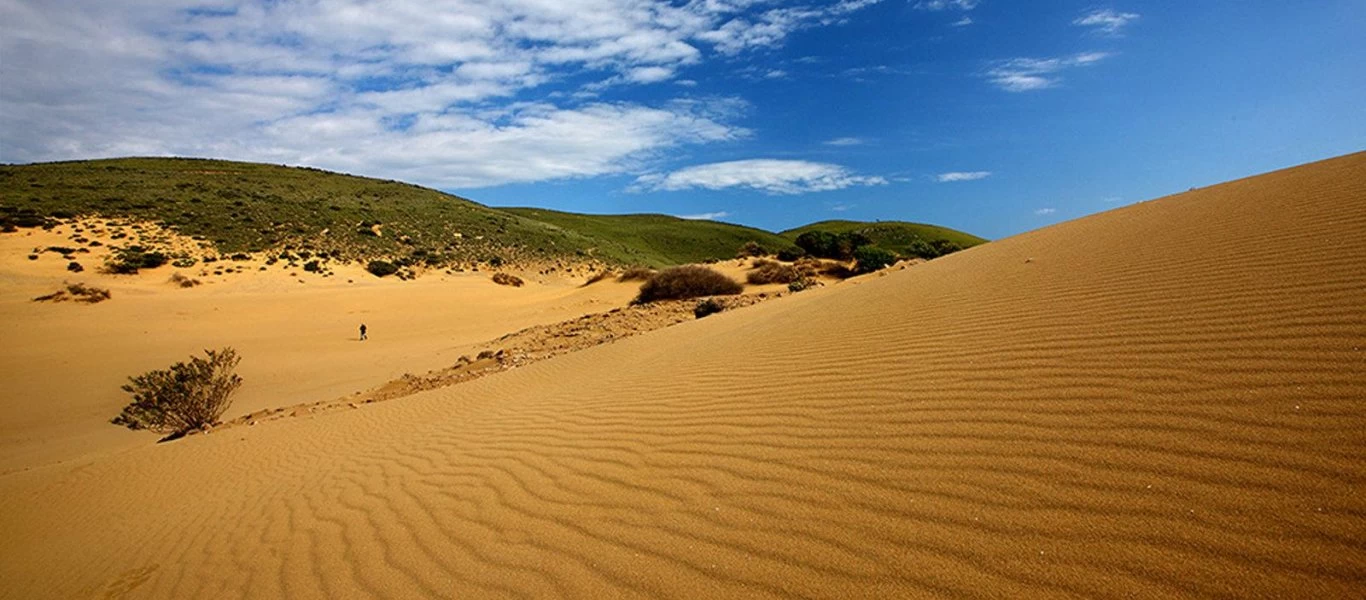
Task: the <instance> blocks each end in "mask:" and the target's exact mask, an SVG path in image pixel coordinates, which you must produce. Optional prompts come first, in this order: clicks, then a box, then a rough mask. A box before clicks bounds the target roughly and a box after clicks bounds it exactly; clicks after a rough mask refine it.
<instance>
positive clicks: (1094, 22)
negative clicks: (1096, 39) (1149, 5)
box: [1072, 8, 1139, 35]
mask: <svg viewBox="0 0 1366 600" xmlns="http://www.w3.org/2000/svg"><path fill="white" fill-rule="evenodd" d="M1138 17H1139V15H1138V13H1126V12H1117V11H1115V10H1112V9H1108V8H1107V9H1104V10H1096V11H1092V12H1089V13H1086V14H1085V15H1082V16H1080V17H1077V20H1075V21H1072V24H1073V25H1077V26H1079V27H1092V28H1093V29H1092V31H1096V32H1098V33H1101V34H1104V35H1120V34H1121V33H1123V30H1124V27H1125V26H1127V25H1128V24H1129V23H1132V22H1134V21H1137V20H1138Z"/></svg>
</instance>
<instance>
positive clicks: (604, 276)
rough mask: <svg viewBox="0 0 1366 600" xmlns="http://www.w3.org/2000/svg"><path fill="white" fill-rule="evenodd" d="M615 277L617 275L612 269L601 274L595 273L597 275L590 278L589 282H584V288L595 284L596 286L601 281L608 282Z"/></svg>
mask: <svg viewBox="0 0 1366 600" xmlns="http://www.w3.org/2000/svg"><path fill="white" fill-rule="evenodd" d="M613 275H616V272H615V271H613V270H611V269H608V270H606V271H602V272H600V273H595V274H593V276H592V277H589V278H588V281H585V282H583V286H582V287H588V286H590V285H593V284H595V283H597V282H599V281H604V280H607V279H611V278H612V276H613Z"/></svg>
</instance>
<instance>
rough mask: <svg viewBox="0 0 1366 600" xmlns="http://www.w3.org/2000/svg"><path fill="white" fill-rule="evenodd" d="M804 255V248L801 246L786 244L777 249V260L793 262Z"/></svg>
mask: <svg viewBox="0 0 1366 600" xmlns="http://www.w3.org/2000/svg"><path fill="white" fill-rule="evenodd" d="M803 256H806V250H803V249H802V247H801V246H788V247H786V248H783V249H782V250H779V251H778V260H781V261H786V262H795V261H796V260H797V259H799V258H801V257H803Z"/></svg>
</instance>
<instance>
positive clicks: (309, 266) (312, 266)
mask: <svg viewBox="0 0 1366 600" xmlns="http://www.w3.org/2000/svg"><path fill="white" fill-rule="evenodd" d="M304 270H305V271H308V272H309V273H317V272H318V271H321V270H323V269H322V265H320V264H318V261H316V260H310V261H308V262H306V263H304Z"/></svg>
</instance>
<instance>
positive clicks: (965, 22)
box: [949, 17, 972, 27]
mask: <svg viewBox="0 0 1366 600" xmlns="http://www.w3.org/2000/svg"><path fill="white" fill-rule="evenodd" d="M971 24H972V17H963V18H961V19H958V20H957V21H954V22H952V23H949V25H951V26H953V27H967V26H968V25H971Z"/></svg>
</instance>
